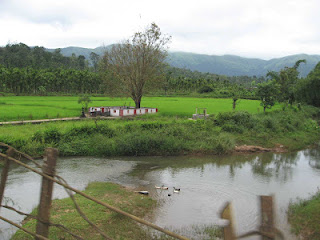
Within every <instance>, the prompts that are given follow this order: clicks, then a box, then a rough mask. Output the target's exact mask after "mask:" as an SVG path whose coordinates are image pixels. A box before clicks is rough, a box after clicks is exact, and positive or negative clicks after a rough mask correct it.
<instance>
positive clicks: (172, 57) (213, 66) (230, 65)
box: [48, 46, 320, 77]
mask: <svg viewBox="0 0 320 240" xmlns="http://www.w3.org/2000/svg"><path fill="white" fill-rule="evenodd" d="M108 47H110V46H107V48H108ZM48 50H49V51H54V49H48ZM104 51H105V47H97V48H94V49H90V48H80V47H67V48H61V53H62V54H63V55H64V56H71V55H72V53H75V54H76V55H77V56H79V55H83V56H85V57H86V59H87V60H90V53H91V52H94V53H96V54H99V55H100V56H101V55H102V54H103V52H104ZM300 59H306V60H307V64H301V65H300V67H299V71H300V74H301V76H303V77H305V76H306V75H307V74H308V73H309V72H310V71H311V70H312V69H313V68H314V67H315V65H316V64H317V63H318V62H320V55H307V54H298V55H292V56H286V57H283V58H274V59H271V60H262V59H258V58H244V57H239V56H234V55H224V56H217V55H205V54H196V53H187V52H169V57H168V63H169V64H170V65H172V66H173V67H178V68H187V69H190V70H193V71H195V70H196V71H199V72H209V73H215V74H222V75H227V76H244V75H247V76H254V75H255V76H265V75H266V74H267V72H268V71H279V70H280V69H283V68H284V67H286V66H288V67H292V66H293V65H294V64H295V62H296V61H298V60H300Z"/></svg>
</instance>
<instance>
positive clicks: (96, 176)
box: [0, 148, 320, 240]
mask: <svg viewBox="0 0 320 240" xmlns="http://www.w3.org/2000/svg"><path fill="white" fill-rule="evenodd" d="M41 162H42V161H41V160H38V163H41ZM28 164H29V165H30V166H33V164H32V163H30V162H29V163H28ZM57 173H58V174H59V175H60V176H62V177H64V178H65V179H66V180H67V181H68V183H69V184H70V185H71V186H73V187H75V188H77V189H80V190H83V189H84V188H85V187H86V185H87V184H88V183H89V182H91V181H111V182H115V183H119V184H122V185H125V186H127V187H130V188H135V189H140V190H148V191H149V192H150V196H151V197H153V198H156V199H158V200H159V201H160V202H161V204H160V206H159V207H158V208H157V209H156V210H155V212H154V214H153V215H152V216H149V217H148V218H149V220H151V221H152V222H154V223H155V224H158V225H160V226H162V227H164V228H168V229H170V230H173V231H177V232H179V233H181V234H183V235H185V236H187V237H193V238H195V239H201V238H202V237H203V235H202V234H201V233H199V229H201V228H202V227H203V226H212V225H223V224H225V221H224V220H221V219H220V218H219V212H220V211H221V209H222V207H223V206H224V204H225V203H226V202H227V201H230V202H232V204H233V209H234V215H235V222H236V226H235V227H236V231H237V234H242V233H245V232H248V231H251V230H254V229H257V228H258V225H259V221H260V215H259V201H258V200H259V199H258V196H259V195H270V194H272V195H274V199H275V210H276V219H275V220H276V221H275V222H276V226H277V228H278V229H280V230H281V231H282V232H283V233H284V235H285V236H286V239H296V238H295V237H294V236H292V235H291V234H290V226H289V225H288V223H287V219H286V210H287V206H288V204H289V202H290V201H292V200H296V198H297V197H301V198H306V197H308V196H310V194H312V193H315V192H316V191H317V189H318V188H319V187H320V149H319V148H318V149H307V150H303V151H298V152H291V153H282V154H274V153H262V154H250V155H230V156H206V157H199V156H195V157H193V156H182V157H181V156H180V157H131V158H117V159H106V158H93V157H77V158H60V159H59V160H58V164H57ZM40 181H41V179H40V177H39V176H37V175H36V174H35V173H32V172H30V171H28V170H26V169H24V168H23V167H20V166H12V168H11V170H10V172H9V177H8V183H7V187H6V191H5V196H6V202H7V204H8V205H13V206H15V207H16V208H18V209H20V210H21V211H24V212H31V210H32V209H33V208H34V207H36V206H37V204H38V202H39V190H40ZM162 185H164V186H168V187H169V190H159V189H155V187H154V186H162ZM173 187H177V188H181V191H180V192H179V193H173ZM168 194H171V196H168ZM66 196H67V194H66V193H65V191H64V190H63V188H61V187H60V186H57V185H55V188H54V198H64V197H66ZM1 215H2V216H4V217H7V218H9V219H11V220H13V221H15V222H21V221H22V219H23V217H21V216H19V215H18V214H16V213H12V212H10V211H9V210H6V209H1ZM0 229H1V232H0V239H4V240H5V239H9V238H10V236H11V235H12V234H13V233H14V232H15V231H16V229H15V228H14V227H12V226H10V225H8V224H6V223H4V222H0ZM251 239H254V238H251Z"/></svg>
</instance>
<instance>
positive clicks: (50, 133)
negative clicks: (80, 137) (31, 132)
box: [43, 128, 61, 143]
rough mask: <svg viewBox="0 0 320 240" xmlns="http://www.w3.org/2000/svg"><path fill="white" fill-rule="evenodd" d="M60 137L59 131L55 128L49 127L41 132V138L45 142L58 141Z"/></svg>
mask: <svg viewBox="0 0 320 240" xmlns="http://www.w3.org/2000/svg"><path fill="white" fill-rule="evenodd" d="M60 139H61V133H60V132H59V130H58V129H56V128H49V129H46V130H45V131H44V132H43V140H44V142H45V143H58V142H59V141H60Z"/></svg>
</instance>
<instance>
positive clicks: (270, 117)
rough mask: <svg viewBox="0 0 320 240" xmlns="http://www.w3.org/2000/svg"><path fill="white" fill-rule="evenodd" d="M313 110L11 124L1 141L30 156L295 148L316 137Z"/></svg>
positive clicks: (216, 152) (127, 154) (314, 113)
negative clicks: (50, 149)
mask: <svg viewBox="0 0 320 240" xmlns="http://www.w3.org/2000/svg"><path fill="white" fill-rule="evenodd" d="M317 114H319V109H316V108H309V107H304V108H302V109H301V110H297V109H289V108H288V109H286V110H285V111H281V110H280V111H278V112H277V111H275V112H271V113H268V114H263V113H262V114H256V115H253V114H250V113H248V112H241V111H239V112H226V113H219V114H218V115H217V116H216V117H215V118H210V119H208V120H198V121H191V120H186V119H182V118H173V117H161V118H159V117H157V116H154V117H145V118H144V117H141V118H137V119H135V120H129V119H119V120H114V121H110V120H101V121H94V120H88V121H83V122H77V123H74V122H61V123H49V124H41V125H37V126H35V125H25V126H10V130H9V129H8V130H7V131H3V132H2V133H1V134H0V141H2V142H6V143H8V144H11V145H13V146H14V147H16V148H18V149H20V150H22V151H25V152H27V153H29V154H31V155H33V156H38V155H42V153H43V150H44V148H45V147H56V148H58V149H59V151H60V154H61V155H64V156H145V155H180V154H193V153H203V154H226V153H229V152H231V151H232V150H233V149H234V146H235V145H241V144H250V145H260V146H263V147H273V146H274V145H276V144H283V145H285V146H287V147H288V149H299V148H303V147H305V146H307V145H309V144H311V143H313V142H315V141H317V140H319V136H320V134H319V133H320V130H319V126H318V123H317V121H316V120H314V119H313V116H316V115H317ZM5 128H6V127H4V126H3V127H2V129H3V130H5ZM26 129H28V131H27V130H26ZM23 130H25V131H26V132H25V133H23ZM5 132H7V133H5ZM9 133H10V134H9Z"/></svg>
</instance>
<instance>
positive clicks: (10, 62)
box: [0, 43, 88, 70]
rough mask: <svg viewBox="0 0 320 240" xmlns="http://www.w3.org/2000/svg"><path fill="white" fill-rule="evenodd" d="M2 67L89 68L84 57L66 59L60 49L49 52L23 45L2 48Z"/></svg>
mask: <svg viewBox="0 0 320 240" xmlns="http://www.w3.org/2000/svg"><path fill="white" fill-rule="evenodd" d="M0 65H3V66H4V67H6V68H15V67H17V68H25V67H31V68H35V69H43V68H67V69H78V70H83V69H86V68H88V61H87V60H86V59H85V57H84V56H82V55H80V56H76V55H74V54H73V55H72V56H71V57H65V56H63V55H62V54H61V52H60V49H56V50H55V51H54V52H48V51H47V50H46V49H45V48H44V47H38V46H36V47H29V46H27V45H25V44H23V43H19V44H7V45H6V46H5V47H0Z"/></svg>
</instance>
